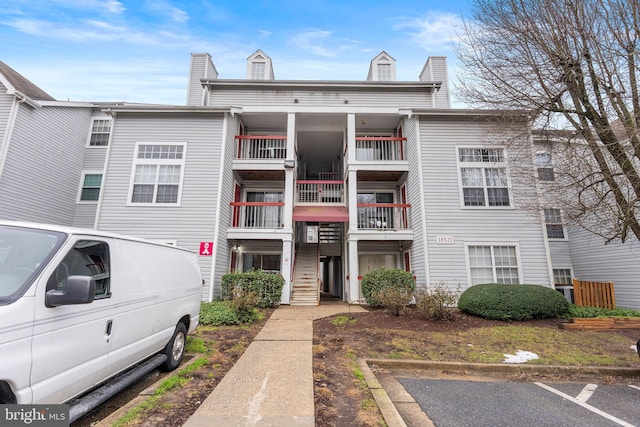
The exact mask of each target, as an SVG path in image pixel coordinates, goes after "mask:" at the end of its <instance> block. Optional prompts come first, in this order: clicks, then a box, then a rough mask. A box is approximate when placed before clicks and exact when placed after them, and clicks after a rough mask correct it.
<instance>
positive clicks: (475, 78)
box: [457, 0, 640, 242]
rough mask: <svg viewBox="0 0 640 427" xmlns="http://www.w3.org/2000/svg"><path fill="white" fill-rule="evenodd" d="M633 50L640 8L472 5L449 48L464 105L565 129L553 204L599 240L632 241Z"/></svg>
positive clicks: (595, 1) (607, 3) (639, 226)
mask: <svg viewBox="0 0 640 427" xmlns="http://www.w3.org/2000/svg"><path fill="white" fill-rule="evenodd" d="M639 41H640V2H639V0H475V1H474V4H473V8H472V16H471V20H470V21H468V22H466V24H465V27H464V30H463V35H462V37H461V39H460V42H459V44H458V49H457V50H458V54H459V56H460V60H461V62H462V63H463V64H464V66H465V69H464V70H463V74H462V78H461V82H460V87H459V90H460V94H461V95H462V97H463V99H465V100H468V101H470V102H471V103H472V104H473V105H475V106H477V107H483V108H487V107H488V108H492V109H511V110H525V111H529V112H531V115H532V117H533V118H534V119H533V120H534V125H535V127H539V128H552V127H554V128H556V129H557V128H558V127H559V126H561V127H563V128H564V129H565V130H570V132H568V133H565V135H571V137H569V138H562V137H561V136H559V135H555V136H554V137H553V138H551V140H553V141H554V143H555V144H556V150H558V149H560V151H561V152H562V154H563V155H564V156H565V161H563V162H562V163H561V164H556V165H555V167H556V170H557V172H558V173H559V174H560V175H561V176H562V179H561V180H560V183H559V185H557V186H556V189H557V190H559V191H558V192H557V194H556V196H555V197H556V200H561V199H562V201H563V202H564V205H563V206H561V207H562V208H563V209H564V211H565V213H566V215H567V216H568V218H570V219H572V220H573V221H574V222H576V223H578V224H580V225H582V226H583V227H585V228H587V229H589V230H591V231H592V232H595V233H597V234H599V235H601V236H603V237H605V238H606V239H607V241H614V240H621V241H623V242H624V241H625V240H626V239H627V238H628V237H629V236H630V235H635V236H636V237H637V238H638V240H640V222H639V217H640V138H639V136H640V135H639V132H638V126H639V124H640V99H639V95H638V62H639V60H640V57H639V56H640V50H639V49H640V44H639ZM569 187H570V191H568V190H569Z"/></svg>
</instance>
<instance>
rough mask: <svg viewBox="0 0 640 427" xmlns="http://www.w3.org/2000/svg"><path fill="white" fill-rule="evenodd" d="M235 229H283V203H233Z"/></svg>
mask: <svg viewBox="0 0 640 427" xmlns="http://www.w3.org/2000/svg"><path fill="white" fill-rule="evenodd" d="M230 205H231V208H232V209H233V223H232V227H233V228H245V229H252V230H255V229H274V228H283V227H284V221H283V219H282V214H283V207H284V203H283V202H231V203H230Z"/></svg>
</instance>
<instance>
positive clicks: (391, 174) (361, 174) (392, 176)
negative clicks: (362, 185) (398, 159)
mask: <svg viewBox="0 0 640 427" xmlns="http://www.w3.org/2000/svg"><path fill="white" fill-rule="evenodd" d="M402 175H404V172H403V171H358V181H376V182H382V181H389V182H398V181H400V180H401V179H402Z"/></svg>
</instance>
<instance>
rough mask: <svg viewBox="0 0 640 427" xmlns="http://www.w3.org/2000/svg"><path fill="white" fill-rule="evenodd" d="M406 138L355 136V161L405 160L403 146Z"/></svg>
mask: <svg viewBox="0 0 640 427" xmlns="http://www.w3.org/2000/svg"><path fill="white" fill-rule="evenodd" d="M406 140H407V138H403V137H386V136H357V137H356V160H359V161H392V160H405V159H406V157H405V155H404V144H405V141H406Z"/></svg>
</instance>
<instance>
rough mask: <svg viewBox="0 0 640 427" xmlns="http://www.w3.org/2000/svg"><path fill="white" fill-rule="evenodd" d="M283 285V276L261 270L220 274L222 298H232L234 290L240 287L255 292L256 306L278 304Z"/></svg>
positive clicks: (262, 306) (266, 306)
mask: <svg viewBox="0 0 640 427" xmlns="http://www.w3.org/2000/svg"><path fill="white" fill-rule="evenodd" d="M283 287H284V278H283V277H282V276H281V275H279V274H269V273H265V272H264V271H261V270H251V271H248V272H246V273H227V274H225V275H224V276H222V299H223V300H230V299H233V296H234V292H235V291H236V290H237V289H242V290H244V291H246V292H253V293H255V296H256V302H255V306H256V307H260V308H268V307H275V306H277V305H278V304H280V298H281V297H282V288H283Z"/></svg>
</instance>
